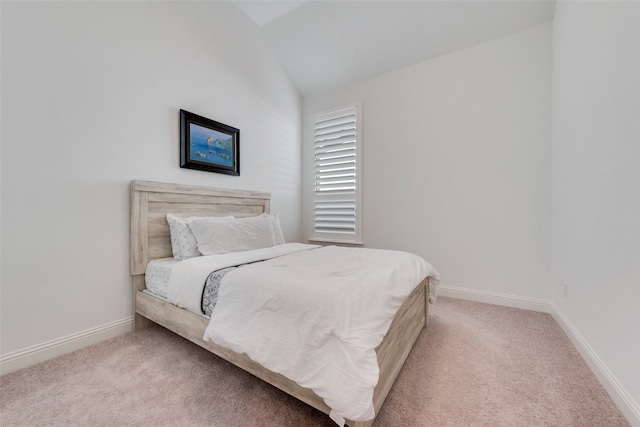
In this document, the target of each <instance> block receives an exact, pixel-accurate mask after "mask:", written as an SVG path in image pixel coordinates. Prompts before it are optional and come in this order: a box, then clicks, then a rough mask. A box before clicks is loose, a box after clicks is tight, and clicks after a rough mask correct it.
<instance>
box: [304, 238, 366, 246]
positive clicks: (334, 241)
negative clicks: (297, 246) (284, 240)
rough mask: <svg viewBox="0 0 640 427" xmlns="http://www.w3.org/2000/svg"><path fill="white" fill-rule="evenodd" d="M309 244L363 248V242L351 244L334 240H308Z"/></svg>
mask: <svg viewBox="0 0 640 427" xmlns="http://www.w3.org/2000/svg"><path fill="white" fill-rule="evenodd" d="M308 242H309V243H311V244H313V243H317V244H320V245H328V244H331V245H340V246H354V247H356V246H364V242H352V241H342V240H335V239H309V240H308Z"/></svg>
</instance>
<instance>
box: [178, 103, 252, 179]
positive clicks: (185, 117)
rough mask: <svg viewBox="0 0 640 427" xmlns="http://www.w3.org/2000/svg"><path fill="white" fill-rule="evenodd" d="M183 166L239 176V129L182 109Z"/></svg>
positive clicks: (181, 164)
mask: <svg viewBox="0 0 640 427" xmlns="http://www.w3.org/2000/svg"><path fill="white" fill-rule="evenodd" d="M180 167H181V168H187V169H198V170H201V171H208V172H217V173H224V174H227V175H235V176H240V130H239V129H236V128H234V127H231V126H227V125H225V124H222V123H219V122H216V121H213V120H211V119H207V118H206V117H202V116H198V115H197V114H193V113H190V112H188V111H184V110H180Z"/></svg>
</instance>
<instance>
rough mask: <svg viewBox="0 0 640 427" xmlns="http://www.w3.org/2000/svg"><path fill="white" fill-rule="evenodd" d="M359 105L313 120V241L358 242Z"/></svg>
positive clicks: (360, 152) (359, 224) (359, 190)
mask: <svg viewBox="0 0 640 427" xmlns="http://www.w3.org/2000/svg"><path fill="white" fill-rule="evenodd" d="M360 133H361V105H360V104H358V105H353V106H350V107H345V108H341V109H339V110H333V111H330V112H326V113H321V114H318V115H317V116H316V117H315V120H314V159H315V166H314V173H315V178H314V191H313V194H314V197H313V205H314V206H313V208H314V209H313V210H314V218H313V232H312V239H313V240H324V241H333V242H348V243H361V241H362V233H361V228H362V226H361V220H360V218H361V217H362V215H361V183H360V170H361V157H362V149H361V138H360Z"/></svg>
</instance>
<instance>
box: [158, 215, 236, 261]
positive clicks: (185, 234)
mask: <svg viewBox="0 0 640 427" xmlns="http://www.w3.org/2000/svg"><path fill="white" fill-rule="evenodd" d="M204 218H211V219H212V220H222V219H233V217H232V216H225V217H199V216H192V217H188V218H181V217H179V216H175V215H172V214H167V223H169V233H170V234H171V251H172V252H173V257H174V258H175V259H177V260H178V261H182V260H185V259H188V258H194V257H197V256H200V255H202V254H201V253H200V251H198V242H197V241H196V238H195V236H194V235H193V233H192V232H191V229H190V228H189V223H191V222H192V221H194V220H196V219H204Z"/></svg>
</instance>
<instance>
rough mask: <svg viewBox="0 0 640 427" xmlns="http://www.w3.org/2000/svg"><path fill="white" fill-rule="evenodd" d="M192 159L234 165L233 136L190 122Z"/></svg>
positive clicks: (221, 164)
mask: <svg viewBox="0 0 640 427" xmlns="http://www.w3.org/2000/svg"><path fill="white" fill-rule="evenodd" d="M189 134H190V142H189V144H190V146H189V153H190V156H189V157H190V159H191V160H194V161H197V162H207V163H211V164H214V165H219V166H226V167H233V159H234V156H233V137H232V136H231V135H228V134H226V133H222V132H218V131H216V130H213V129H209V128H206V127H203V126H199V125H197V124H194V123H190V124H189Z"/></svg>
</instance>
